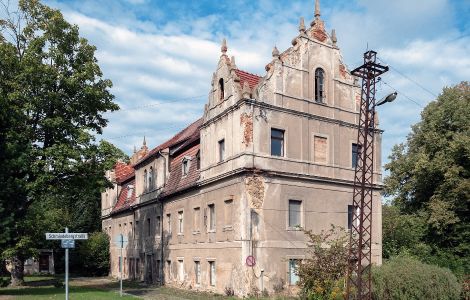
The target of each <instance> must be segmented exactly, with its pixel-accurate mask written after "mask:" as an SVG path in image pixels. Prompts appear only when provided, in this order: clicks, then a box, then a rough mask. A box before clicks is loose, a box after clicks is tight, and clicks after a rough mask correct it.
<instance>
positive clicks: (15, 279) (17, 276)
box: [10, 257, 24, 286]
mask: <svg viewBox="0 0 470 300" xmlns="http://www.w3.org/2000/svg"><path fill="white" fill-rule="evenodd" d="M10 273H11V282H10V286H21V285H24V260H22V259H19V258H17V257H14V258H12V260H11V271H10Z"/></svg>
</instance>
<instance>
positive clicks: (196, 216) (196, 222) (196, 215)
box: [193, 207, 201, 232]
mask: <svg viewBox="0 0 470 300" xmlns="http://www.w3.org/2000/svg"><path fill="white" fill-rule="evenodd" d="M200 218H201V208H199V207H195V208H194V211H193V231H196V232H197V231H199V226H200V225H201V219H200Z"/></svg>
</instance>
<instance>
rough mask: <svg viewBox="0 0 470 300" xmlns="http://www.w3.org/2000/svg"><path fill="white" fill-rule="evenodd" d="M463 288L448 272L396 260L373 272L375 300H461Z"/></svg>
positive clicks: (410, 261) (413, 261)
mask: <svg viewBox="0 0 470 300" xmlns="http://www.w3.org/2000/svg"><path fill="white" fill-rule="evenodd" d="M460 289H461V288H460V285H459V283H458V281H457V278H456V277H455V275H454V274H452V272H450V270H448V269H444V268H440V267H437V266H433V265H428V264H424V263H422V262H420V261H418V260H415V259H413V258H411V257H407V256H397V257H394V258H392V259H390V260H389V261H387V262H385V263H384V264H383V265H382V266H378V267H374V268H373V270H372V297H373V299H377V300H379V299H380V300H382V299H387V300H388V299H400V300H409V299H439V300H446V299H459V296H460Z"/></svg>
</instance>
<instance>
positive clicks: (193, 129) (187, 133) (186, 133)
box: [135, 118, 202, 166]
mask: <svg viewBox="0 0 470 300" xmlns="http://www.w3.org/2000/svg"><path fill="white" fill-rule="evenodd" d="M201 125H202V118H200V119H198V120H196V121H195V122H193V123H192V124H190V125H189V126H188V127H186V128H185V129H183V130H181V131H180V132H178V133H177V134H176V135H174V136H173V137H172V138H171V139H169V140H168V141H166V142H164V143H163V144H160V145H159V146H157V147H155V148H153V149H152V150H151V151H150V152H149V153H148V154H147V155H146V156H144V157H143V158H142V159H141V160H139V161H138V162H137V163H136V164H135V166H137V165H138V164H140V163H142V162H144V161H145V160H147V159H148V158H150V157H152V156H154V155H155V154H157V153H158V151H160V150H163V149H165V148H168V147H171V146H174V145H177V144H179V143H182V142H185V141H187V140H189V139H192V138H194V136H195V135H197V136H198V137H199V129H200V127H201Z"/></svg>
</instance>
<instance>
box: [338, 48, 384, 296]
mask: <svg viewBox="0 0 470 300" xmlns="http://www.w3.org/2000/svg"><path fill="white" fill-rule="evenodd" d="M376 55H377V52H375V51H372V50H371V51H367V52H366V53H364V64H363V65H362V66H360V67H357V68H356V69H354V70H353V71H352V72H351V74H352V75H354V76H357V77H360V78H362V89H361V107H360V113H359V128H358V134H357V144H356V150H357V151H356V153H357V159H356V166H355V172H354V192H353V214H352V216H353V217H352V224H351V233H350V234H351V236H350V243H349V257H348V274H347V276H348V277H347V287H346V299H356V300H369V299H371V259H372V258H371V244H372V243H371V242H372V187H373V172H374V135H375V93H376V89H375V84H376V83H377V82H378V81H379V80H380V77H379V76H380V75H381V74H383V73H385V72H387V71H388V67H387V66H382V65H380V64H378V63H377V62H376Z"/></svg>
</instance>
